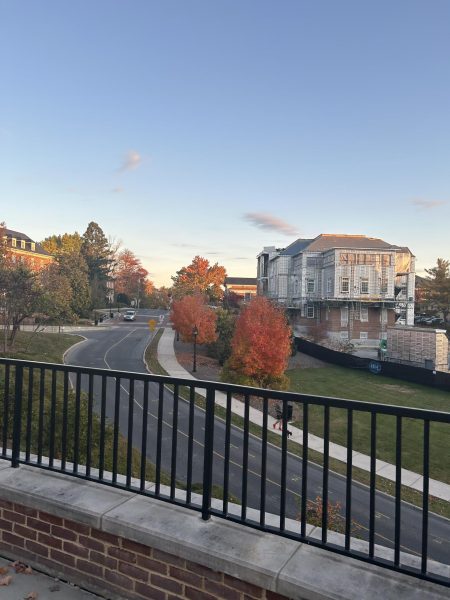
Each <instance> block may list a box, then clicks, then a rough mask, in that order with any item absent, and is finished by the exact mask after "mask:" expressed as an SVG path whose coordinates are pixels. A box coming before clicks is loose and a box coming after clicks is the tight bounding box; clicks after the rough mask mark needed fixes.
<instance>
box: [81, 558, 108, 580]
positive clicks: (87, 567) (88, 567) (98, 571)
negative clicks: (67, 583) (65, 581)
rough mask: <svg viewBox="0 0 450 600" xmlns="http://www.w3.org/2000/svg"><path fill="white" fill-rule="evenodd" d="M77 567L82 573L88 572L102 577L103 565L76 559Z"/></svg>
mask: <svg viewBox="0 0 450 600" xmlns="http://www.w3.org/2000/svg"><path fill="white" fill-rule="evenodd" d="M77 568H78V569H80V571H83V573H89V574H90V575H94V576H95V577H103V567H101V566H100V565H96V564H94V563H91V562H89V561H88V560H81V558H79V559H77Z"/></svg>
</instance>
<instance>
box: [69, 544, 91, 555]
mask: <svg viewBox="0 0 450 600" xmlns="http://www.w3.org/2000/svg"><path fill="white" fill-rule="evenodd" d="M63 548H64V552H68V553H69V554H73V555H74V556H79V557H80V558H89V550H88V549H87V548H83V546H80V545H79V544H74V543H73V542H64V546H63Z"/></svg>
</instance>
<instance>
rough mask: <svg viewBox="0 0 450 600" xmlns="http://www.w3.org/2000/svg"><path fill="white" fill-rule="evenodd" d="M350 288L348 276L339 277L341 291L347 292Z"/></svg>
mask: <svg viewBox="0 0 450 600" xmlns="http://www.w3.org/2000/svg"><path fill="white" fill-rule="evenodd" d="M349 290H350V280H349V278H348V277H341V293H342V294H348V292H349Z"/></svg>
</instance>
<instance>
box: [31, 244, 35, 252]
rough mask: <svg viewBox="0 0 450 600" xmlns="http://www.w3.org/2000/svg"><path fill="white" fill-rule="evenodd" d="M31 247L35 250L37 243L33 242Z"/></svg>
mask: <svg viewBox="0 0 450 600" xmlns="http://www.w3.org/2000/svg"><path fill="white" fill-rule="evenodd" d="M31 249H32V251H33V252H34V251H35V250H36V244H35V242H31Z"/></svg>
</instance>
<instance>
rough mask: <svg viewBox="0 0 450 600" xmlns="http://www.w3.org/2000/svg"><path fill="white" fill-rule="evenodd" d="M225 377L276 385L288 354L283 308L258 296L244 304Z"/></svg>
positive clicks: (288, 331) (280, 383) (288, 335)
mask: <svg viewBox="0 0 450 600" xmlns="http://www.w3.org/2000/svg"><path fill="white" fill-rule="evenodd" d="M231 347H232V352H231V356H230V358H229V360H228V361H227V364H226V368H225V369H224V374H223V375H224V377H226V378H228V380H231V381H234V382H237V383H248V384H251V385H257V386H259V387H265V388H267V387H271V388H275V387H277V388H279V387H282V386H283V384H284V372H285V371H286V369H287V366H288V360H289V356H290V355H291V329H290V327H289V325H288V323H287V321H286V317H285V315H284V312H283V311H282V309H280V308H278V307H276V306H274V305H273V304H272V303H271V302H270V301H269V300H267V298H264V297H263V296H257V297H256V298H253V300H251V302H250V303H249V304H248V305H246V306H244V307H243V308H242V310H241V314H240V315H239V317H238V319H237V322H236V328H235V332H234V336H233V340H232V342H231Z"/></svg>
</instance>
